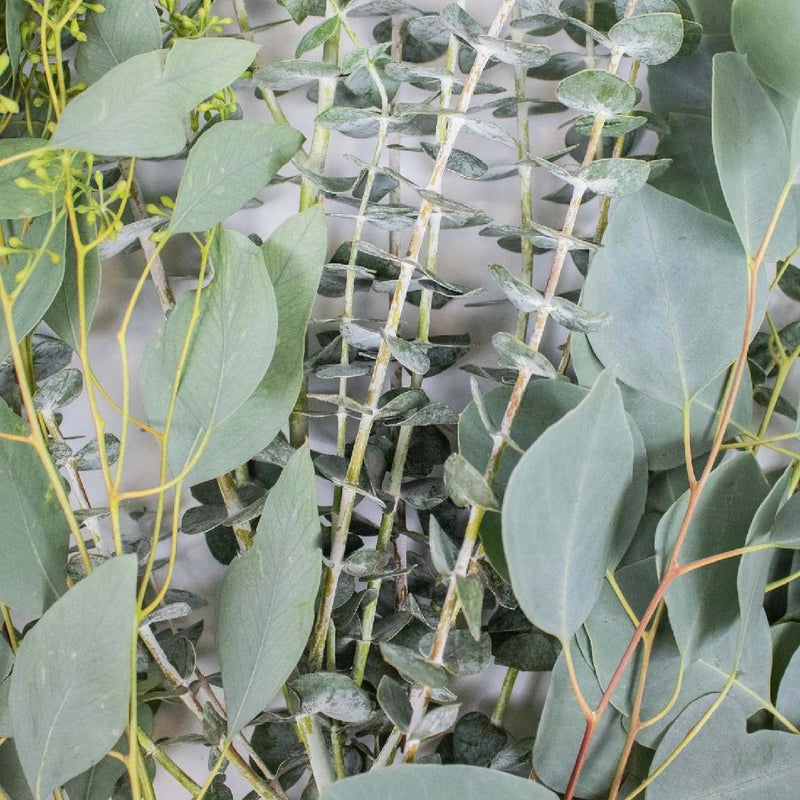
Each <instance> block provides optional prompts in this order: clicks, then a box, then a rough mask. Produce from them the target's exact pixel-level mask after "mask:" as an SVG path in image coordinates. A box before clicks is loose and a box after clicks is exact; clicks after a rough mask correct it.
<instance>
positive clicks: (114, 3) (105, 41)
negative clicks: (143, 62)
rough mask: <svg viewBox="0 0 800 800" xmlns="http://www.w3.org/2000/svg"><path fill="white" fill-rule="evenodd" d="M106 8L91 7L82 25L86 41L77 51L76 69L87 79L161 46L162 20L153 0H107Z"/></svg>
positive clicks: (97, 77)
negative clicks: (93, 9) (98, 9)
mask: <svg viewBox="0 0 800 800" xmlns="http://www.w3.org/2000/svg"><path fill="white" fill-rule="evenodd" d="M103 9H104V10H103V12H102V13H98V12H97V11H89V12H88V13H87V14H86V19H85V21H84V23H83V25H82V26H81V30H82V31H83V33H85V34H86V41H83V42H80V44H79V45H78V51H77V53H76V54H75V71H76V72H77V73H78V78H80V80H81V81H83V83H86V84H91V83H94V82H95V81H96V80H99V79H100V78H101V77H102V76H103V75H105V74H106V72H108V71H109V70H111V69H113V68H114V67H116V66H118V65H119V64H121V63H122V62H123V61H127V60H128V59H129V58H132V57H133V56H138V55H139V54H141V53H149V52H150V51H151V50H159V49H161V22H160V20H159V18H158V12H157V11H156V7H155V6H154V5H153V3H152V2H151V0H106V2H104V3H103Z"/></svg>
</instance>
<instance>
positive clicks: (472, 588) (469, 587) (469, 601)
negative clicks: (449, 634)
mask: <svg viewBox="0 0 800 800" xmlns="http://www.w3.org/2000/svg"><path fill="white" fill-rule="evenodd" d="M456 588H457V590H458V600H459V602H460V603H461V610H462V611H463V612H464V619H465V620H466V621H467V627H468V628H469V632H470V633H471V634H472V638H473V639H474V640H475V641H476V642H477V641H478V640H479V639H480V638H481V616H482V614H483V584H482V583H481V581H480V578H478V576H477V575H467V576H466V577H461V576H460V575H459V576H457V577H456Z"/></svg>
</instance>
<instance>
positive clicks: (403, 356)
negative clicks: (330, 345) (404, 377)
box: [345, 331, 431, 375]
mask: <svg viewBox="0 0 800 800" xmlns="http://www.w3.org/2000/svg"><path fill="white" fill-rule="evenodd" d="M381 336H382V337H383V339H384V341H385V342H386V344H388V345H389V352H390V353H391V354H392V356H393V357H394V358H396V359H397V360H398V361H399V362H400V363H401V364H402V365H403V366H404V367H405V368H406V369H407V370H409V371H411V372H414V373H416V374H417V375H424V374H425V373H426V372H427V371H428V370H429V369H430V368H431V362H430V359H429V358H428V356H427V353H426V352H425V348H424V347H423V346H422V345H420V344H419V343H417V342H409V341H406V340H405V339H399V338H398V337H397V336H391V335H390V334H388V333H386V331H381ZM345 338H347V337H345Z"/></svg>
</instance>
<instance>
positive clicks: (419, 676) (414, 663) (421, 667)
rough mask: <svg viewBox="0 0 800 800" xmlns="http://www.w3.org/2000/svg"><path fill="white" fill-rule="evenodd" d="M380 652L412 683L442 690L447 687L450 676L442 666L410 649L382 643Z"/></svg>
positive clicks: (391, 643)
mask: <svg viewBox="0 0 800 800" xmlns="http://www.w3.org/2000/svg"><path fill="white" fill-rule="evenodd" d="M380 651H381V655H382V656H383V658H384V660H385V661H387V662H388V663H389V664H391V665H392V666H393V667H394V668H395V669H396V670H397V671H398V672H399V673H400V674H401V675H404V676H405V677H406V678H407V679H408V680H409V681H411V682H412V683H418V684H422V685H423V686H429V687H430V688H431V689H441V688H444V687H446V686H447V684H448V683H449V680H450V675H449V674H448V672H447V670H446V669H445V668H444V667H443V666H441V664H434V663H433V662H432V661H429V660H428V659H426V658H423V657H422V656H421V655H419V654H417V653H415V652H414V651H413V650H411V649H410V648H408V647H403V646H402V645H399V644H395V643H394V642H381V643H380Z"/></svg>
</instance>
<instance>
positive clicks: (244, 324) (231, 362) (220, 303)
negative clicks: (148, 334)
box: [141, 231, 278, 472]
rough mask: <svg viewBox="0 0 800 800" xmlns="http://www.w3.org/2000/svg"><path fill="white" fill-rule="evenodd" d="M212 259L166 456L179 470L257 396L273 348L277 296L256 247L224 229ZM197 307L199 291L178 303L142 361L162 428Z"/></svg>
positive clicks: (146, 390)
mask: <svg viewBox="0 0 800 800" xmlns="http://www.w3.org/2000/svg"><path fill="white" fill-rule="evenodd" d="M211 260H212V263H213V266H214V278H213V280H212V281H211V283H210V284H209V285H208V287H207V288H205V289H203V290H202V293H201V295H200V300H199V316H198V318H197V320H196V322H195V323H194V326H193V329H192V330H191V347H190V349H189V351H188V357H187V358H186V359H185V363H184V365H183V369H182V371H181V374H180V385H179V388H178V391H177V395H176V399H175V408H174V413H173V414H172V417H171V420H170V438H169V446H168V452H169V458H170V464H171V465H172V468H173V470H175V471H176V472H179V471H180V470H181V469H183V467H184V465H185V463H186V460H188V459H189V458H191V457H192V456H193V454H194V453H195V452H196V450H195V448H198V447H202V446H203V437H204V436H207V432H208V431H213V430H214V428H215V427H216V426H217V425H219V424H220V423H221V422H222V421H223V420H225V419H227V418H228V417H230V416H231V415H232V414H233V413H234V412H235V411H237V409H239V408H240V407H241V406H242V404H243V403H244V402H245V401H246V400H247V398H248V397H250V395H252V393H253V392H254V391H255V389H256V387H257V386H258V384H259V383H260V381H261V380H262V378H263V377H264V374H265V373H266V371H267V367H268V366H269V364H270V361H271V359H272V354H273V352H274V348H275V339H276V335H277V327H278V318H277V317H278V313H277V308H276V303H275V294H274V291H273V289H272V282H271V280H270V277H269V274H268V272H267V269H266V267H265V265H264V260H263V258H262V257H261V252H260V251H259V249H258V247H256V245H254V244H253V243H252V242H251V241H250V240H249V239H247V237H245V236H243V235H242V234H241V233H236V232H234V231H221V232H220V233H219V234H217V237H216V239H215V240H214V244H213V247H212V252H211ZM194 303H195V293H194V292H190V293H187V294H185V295H183V296H182V297H181V298H180V299H179V300H178V304H177V305H176V307H175V310H174V311H173V312H172V314H171V315H170V316H169V318H168V319H167V321H166V323H165V324H164V326H163V328H162V329H161V331H160V332H159V334H158V336H157V337H156V339H155V341H154V342H153V343H152V344H151V346H150V349H149V350H148V352H147V354H146V355H145V358H144V361H143V363H142V372H141V384H142V398H143V400H144V405H145V409H146V411H147V415H148V418H149V419H150V421H151V422H152V423H153V424H154V425H156V426H158V427H159V428H160V429H163V428H164V427H165V426H166V425H167V418H168V410H169V404H170V397H171V395H172V391H173V388H172V387H173V384H174V382H175V380H176V375H177V370H178V366H179V364H180V363H181V356H182V353H183V350H184V343H185V340H186V338H187V335H189V332H190V325H191V321H192V315H193V311H194ZM173 435H174V437H175V438H174V440H173ZM251 455H252V453H251Z"/></svg>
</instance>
